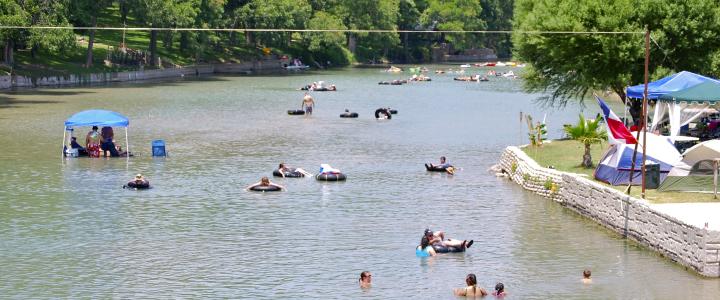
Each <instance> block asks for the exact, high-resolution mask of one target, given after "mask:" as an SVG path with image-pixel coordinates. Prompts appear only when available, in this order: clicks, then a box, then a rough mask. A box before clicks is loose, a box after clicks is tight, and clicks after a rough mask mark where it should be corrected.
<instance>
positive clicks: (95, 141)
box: [65, 126, 132, 157]
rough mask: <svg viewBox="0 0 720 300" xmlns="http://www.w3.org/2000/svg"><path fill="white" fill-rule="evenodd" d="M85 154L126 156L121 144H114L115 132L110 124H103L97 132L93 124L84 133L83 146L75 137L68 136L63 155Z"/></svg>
mask: <svg viewBox="0 0 720 300" xmlns="http://www.w3.org/2000/svg"><path fill="white" fill-rule="evenodd" d="M71 132H72V131H71ZM68 154H70V155H71V156H87V157H100V156H103V157H121V156H123V157H124V156H128V155H131V156H132V154H129V153H128V152H125V151H123V149H122V147H121V146H118V145H115V133H114V132H113V128H112V127H110V126H104V127H103V128H102V129H100V132H98V127H97V126H93V127H92V129H91V130H90V131H89V132H88V133H87V135H85V147H83V146H82V145H80V143H78V141H77V137H75V136H72V134H71V136H70V149H67V146H66V149H65V155H68Z"/></svg>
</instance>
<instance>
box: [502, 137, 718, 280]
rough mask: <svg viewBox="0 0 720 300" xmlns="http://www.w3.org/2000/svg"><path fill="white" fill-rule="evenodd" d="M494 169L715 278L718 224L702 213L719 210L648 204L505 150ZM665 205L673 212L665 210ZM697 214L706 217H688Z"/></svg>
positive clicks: (517, 150)
mask: <svg viewBox="0 0 720 300" xmlns="http://www.w3.org/2000/svg"><path fill="white" fill-rule="evenodd" d="M498 168H499V169H500V170H501V172H503V173H505V174H507V175H508V178H510V179H511V180H512V181H514V182H516V183H517V184H519V185H520V186H522V187H523V188H525V189H526V190H529V191H532V192H534V193H536V194H539V195H541V196H543V197H546V198H549V199H552V200H553V201H555V202H557V203H559V204H560V205H563V206H565V207H567V208H569V209H571V210H573V211H575V212H577V213H578V214H580V215H582V216H584V217H587V218H589V219H591V220H593V221H595V222H597V223H599V224H601V225H603V226H605V227H607V228H609V229H611V230H613V231H615V232H617V233H618V234H620V235H622V236H623V237H627V238H630V239H631V240H633V241H636V242H638V243H640V244H642V245H644V246H645V247H647V248H649V249H652V250H654V251H656V252H658V253H660V254H662V255H663V256H665V257H667V258H669V259H670V260H672V261H674V262H677V263H679V264H680V265H683V266H685V267H686V268H688V269H691V270H693V271H695V272H697V273H698V274H700V275H702V276H706V277H720V224H717V223H718V222H717V221H714V222H710V220H717V217H714V218H712V216H718V214H714V213H707V212H708V209H710V210H711V211H713V210H717V211H718V212H720V205H717V204H715V203H712V204H708V203H702V204H697V203H682V204H651V203H649V202H648V201H646V200H642V199H638V198H635V197H631V196H628V195H626V194H624V193H622V192H620V191H618V190H616V189H613V188H612V187H608V186H605V185H602V184H599V183H597V182H594V181H592V180H590V179H588V178H586V176H587V175H582V174H575V173H569V172H563V171H558V170H555V169H549V168H544V167H541V166H540V165H538V163H537V162H535V160H533V159H532V158H530V157H529V156H528V155H527V154H526V153H525V152H524V151H523V150H522V149H520V148H518V147H513V146H511V147H507V148H505V150H504V151H503V153H502V155H501V157H500V162H499V164H498ZM669 205H672V206H673V207H665V206H669ZM678 205H681V206H682V208H678V207H677V206H678ZM698 205H699V206H698ZM698 209H699V210H704V211H705V212H706V213H705V214H696V213H693V212H697V211H698ZM703 218H708V219H703ZM699 224H702V225H699Z"/></svg>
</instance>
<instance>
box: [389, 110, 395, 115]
mask: <svg viewBox="0 0 720 300" xmlns="http://www.w3.org/2000/svg"><path fill="white" fill-rule="evenodd" d="M388 111H389V112H390V113H391V114H393V115H397V109H388Z"/></svg>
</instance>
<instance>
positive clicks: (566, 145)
mask: <svg viewBox="0 0 720 300" xmlns="http://www.w3.org/2000/svg"><path fill="white" fill-rule="evenodd" d="M607 148H608V144H607V143H602V144H600V145H593V146H592V148H591V151H592V157H593V164H595V165H597V164H598V163H599V160H600V159H601V158H602V155H603V153H604V152H605V150H606V149H607ZM522 149H523V150H524V151H525V153H526V154H527V155H528V156H530V158H532V159H534V160H535V161H536V162H537V163H538V164H539V165H541V166H543V167H548V166H553V167H554V168H555V169H557V170H559V171H564V172H570V173H576V174H583V175H585V176H587V178H593V173H594V172H595V168H591V169H588V168H583V167H581V166H580V158H581V157H582V155H583V152H584V148H583V145H582V144H580V143H578V142H576V141H572V140H555V141H551V142H549V143H546V144H543V146H542V147H539V148H537V149H536V148H532V147H524V148H522ZM598 182H599V181H598ZM603 184H606V183H603ZM607 185H608V186H610V185H609V184H607ZM626 187H627V186H625V185H618V186H613V188H615V189H617V190H619V191H625V188H626ZM631 196H634V197H636V198H640V189H639V188H634V189H632V190H631ZM645 198H646V199H647V200H648V201H650V202H652V203H658V204H659V203H688V202H720V201H719V200H716V199H713V195H712V194H711V193H683V192H659V191H657V190H653V189H648V190H646V193H645Z"/></svg>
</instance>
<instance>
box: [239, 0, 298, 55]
mask: <svg viewBox="0 0 720 300" xmlns="http://www.w3.org/2000/svg"><path fill="white" fill-rule="evenodd" d="M235 15H236V17H237V19H238V20H239V23H240V24H243V25H244V26H243V27H244V28H263V29H284V28H287V29H303V28H305V22H306V21H307V20H308V19H310V16H311V7H310V4H308V2H307V1H306V0H299V1H292V0H252V1H250V2H249V3H248V4H246V5H244V6H242V7H240V8H238V9H236V11H235ZM254 36H256V37H257V39H258V40H257V41H258V42H260V43H261V44H263V45H266V46H287V45H288V43H289V41H290V37H291V36H292V35H291V34H290V33H288V32H257V33H256V34H254ZM249 40H250V41H252V38H251V39H249Z"/></svg>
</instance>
